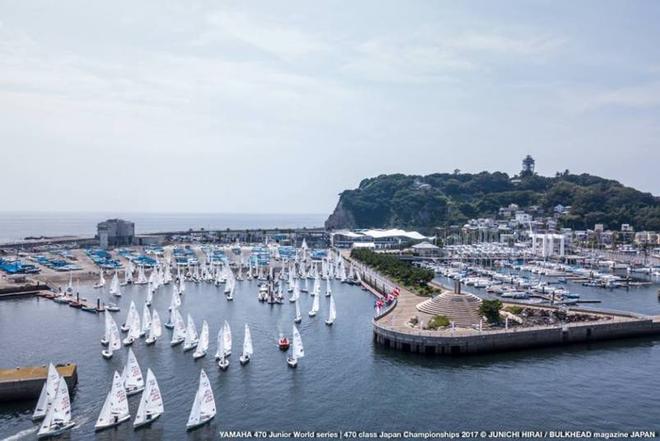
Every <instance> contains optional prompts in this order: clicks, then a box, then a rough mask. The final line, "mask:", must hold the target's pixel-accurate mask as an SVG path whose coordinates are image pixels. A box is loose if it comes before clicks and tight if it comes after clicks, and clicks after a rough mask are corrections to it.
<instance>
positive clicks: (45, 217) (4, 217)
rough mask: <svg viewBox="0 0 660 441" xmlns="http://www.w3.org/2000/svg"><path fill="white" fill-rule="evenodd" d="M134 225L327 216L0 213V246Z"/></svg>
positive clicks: (310, 221) (296, 224) (260, 222)
mask: <svg viewBox="0 0 660 441" xmlns="http://www.w3.org/2000/svg"><path fill="white" fill-rule="evenodd" d="M116 217H118V218H121V219H127V220H131V221H133V222H135V231H136V233H157V232H161V231H186V230H188V229H189V228H193V229H199V228H205V229H207V230H210V229H225V228H275V227H277V228H302V227H307V228H311V227H320V226H322V225H323V222H324V221H325V219H326V218H327V215H326V214H229V213H227V214H223V213H191V214H188V213H185V214H181V213H179V214H172V213H89V212H87V213H85V212H81V213H37V212H31V213H30V212H24V213H19V212H12V213H7V212H5V213H3V212H0V243H3V242H9V241H15V240H21V239H23V238H25V237H27V236H63V235H86V236H93V235H94V234H96V224H97V223H99V222H101V221H103V220H105V219H109V218H116Z"/></svg>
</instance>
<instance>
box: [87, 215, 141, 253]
mask: <svg viewBox="0 0 660 441" xmlns="http://www.w3.org/2000/svg"><path fill="white" fill-rule="evenodd" d="M96 231H97V238H98V240H99V246H100V247H101V248H108V247H121V246H128V245H133V241H134V240H135V224H134V223H133V222H130V221H126V220H123V219H108V220H106V221H104V222H101V223H99V224H98V225H97V226H96Z"/></svg>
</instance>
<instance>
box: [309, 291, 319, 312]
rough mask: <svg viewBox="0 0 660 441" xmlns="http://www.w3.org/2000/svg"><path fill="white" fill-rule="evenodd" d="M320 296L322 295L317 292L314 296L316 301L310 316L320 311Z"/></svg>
mask: <svg viewBox="0 0 660 441" xmlns="http://www.w3.org/2000/svg"><path fill="white" fill-rule="evenodd" d="M319 297H320V295H319V294H316V295H315V296H314V302H313V303H312V310H311V311H309V316H310V317H314V316H315V315H316V313H317V312H319V307H320V304H319Z"/></svg>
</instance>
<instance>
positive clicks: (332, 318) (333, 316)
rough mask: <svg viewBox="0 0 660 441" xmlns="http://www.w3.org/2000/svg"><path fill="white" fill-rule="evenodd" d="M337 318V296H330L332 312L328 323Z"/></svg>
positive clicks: (329, 314)
mask: <svg viewBox="0 0 660 441" xmlns="http://www.w3.org/2000/svg"><path fill="white" fill-rule="evenodd" d="M336 318H337V309H336V307H335V297H334V296H330V312H329V313H328V323H333V322H334V321H335V319H336Z"/></svg>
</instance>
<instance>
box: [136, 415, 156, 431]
mask: <svg viewBox="0 0 660 441" xmlns="http://www.w3.org/2000/svg"><path fill="white" fill-rule="evenodd" d="M160 415H161V414H160V413H159V414H157V415H153V416H152V417H151V418H149V419H145V420H144V421H142V422H140V423H133V429H134V430H138V429H140V428H142V427H148V426H150V425H151V423H153V422H154V421H156V420H157V419H158V418H160Z"/></svg>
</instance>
